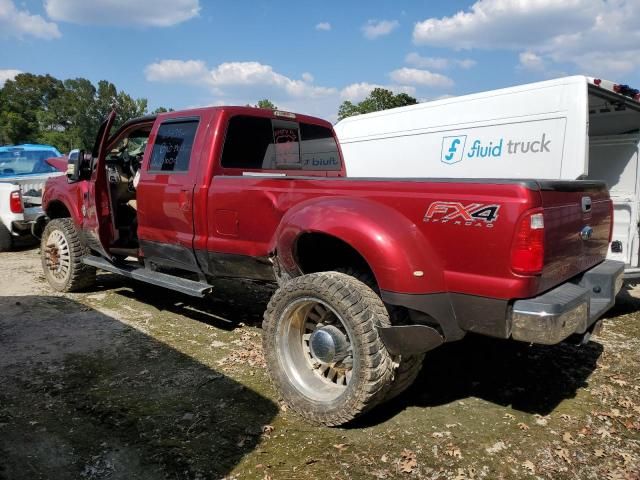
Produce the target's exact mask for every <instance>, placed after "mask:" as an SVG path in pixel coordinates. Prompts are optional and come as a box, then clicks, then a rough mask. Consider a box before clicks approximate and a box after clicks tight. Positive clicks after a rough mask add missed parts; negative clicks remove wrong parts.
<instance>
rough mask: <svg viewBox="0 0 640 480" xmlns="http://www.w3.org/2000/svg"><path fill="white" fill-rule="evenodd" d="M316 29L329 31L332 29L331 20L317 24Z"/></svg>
mask: <svg viewBox="0 0 640 480" xmlns="http://www.w3.org/2000/svg"><path fill="white" fill-rule="evenodd" d="M316 30H318V31H321V32H328V31H329V30H331V24H330V23H329V22H320V23H318V24H317V25H316Z"/></svg>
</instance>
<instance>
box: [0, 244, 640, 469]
mask: <svg viewBox="0 0 640 480" xmlns="http://www.w3.org/2000/svg"><path fill="white" fill-rule="evenodd" d="M269 293H270V292H269V290H268V289H265V288H264V287H261V286H259V285H254V284H243V285H230V284H227V285H225V284H221V285H218V286H216V296H215V299H214V300H209V301H206V302H205V301H194V300H193V299H191V298H190V297H186V296H182V295H179V294H176V293H172V292H168V291H166V290H162V289H159V288H153V287H149V286H145V285H142V284H138V283H135V282H129V281H125V280H123V279H121V278H118V277H116V276H113V275H109V274H103V275H100V276H99V280H98V284H97V286H96V287H95V288H94V289H92V290H91V291H89V292H86V293H80V294H67V295H61V294H56V293H54V292H52V291H51V290H50V289H49V288H48V286H47V284H46V283H45V282H44V278H43V276H42V273H41V268H40V261H39V257H38V252H37V250H35V249H31V250H30V249H25V250H22V251H18V252H12V253H2V254H0V479H7V480H9V479H11V480H14V479H78V478H79V479H162V478H167V479H209V478H211V479H219V478H228V479H232V478H233V479H235V478H238V479H245V478H248V479H252V478H256V479H297V478H305V479H315V478H318V479H327V478H329V479H331V478H340V479H347V478H354V479H360V478H425V479H456V480H465V479H482V478H486V479H501V478H505V479H506V478H518V479H520V478H525V479H526V478H542V479H564V478H567V479H607V480H623V479H626V480H637V479H640V312H639V311H638V310H639V309H640V288H637V289H636V288H633V286H628V287H627V288H626V289H625V290H624V291H623V292H621V294H620V296H619V301H618V305H617V306H616V307H615V310H614V311H612V312H611V313H610V314H609V315H608V318H607V320H606V322H605V329H604V332H603V333H602V334H601V335H600V336H598V337H597V338H595V339H594V340H593V341H592V342H591V343H589V344H588V345H586V346H583V347H574V346H569V345H558V346H554V347H529V346H527V345H521V344H515V343H507V342H501V341H496V340H491V339H485V338H474V337H468V338H467V339H465V340H463V341H461V342H458V343H455V344H449V345H446V346H444V347H442V348H440V349H437V350H436V351H434V352H432V353H430V354H429V355H428V357H427V359H426V362H425V367H424V368H423V371H422V373H421V374H420V377H419V378H418V380H417V382H416V384H415V385H414V386H413V387H412V388H411V389H410V390H409V391H408V392H407V393H406V394H405V395H403V396H402V397H400V398H399V399H397V400H396V401H394V402H392V403H390V404H387V405H384V406H382V407H381V408H378V409H377V410H376V411H374V412H373V413H372V414H370V415H369V416H367V417H366V418H364V419H363V420H362V421H361V422H359V423H358V424H357V425H353V426H351V427H349V428H346V429H329V428H320V427H314V426H310V425H308V424H306V423H305V422H303V421H301V420H300V419H299V418H298V417H296V416H295V415H294V414H292V413H291V412H287V411H286V410H285V409H284V408H283V407H282V406H281V404H280V403H279V401H278V396H277V393H276V392H275V390H274V389H273V387H272V386H271V385H270V384H269V381H268V377H267V372H266V369H265V365H264V360H263V357H262V351H261V347H260V329H259V324H260V321H261V316H262V312H263V310H264V306H265V302H266V300H267V298H268V296H269Z"/></svg>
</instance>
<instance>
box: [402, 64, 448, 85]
mask: <svg viewBox="0 0 640 480" xmlns="http://www.w3.org/2000/svg"><path fill="white" fill-rule="evenodd" d="M389 76H390V77H391V80H393V81H394V82H397V83H399V84H402V85H423V86H428V87H438V88H446V87H451V86H453V80H451V79H450V78H449V77H447V76H446V75H442V74H440V73H433V72H430V71H429V70H419V69H417V68H407V67H404V68H399V69H397V70H394V71H393V72H391V73H390V74H389Z"/></svg>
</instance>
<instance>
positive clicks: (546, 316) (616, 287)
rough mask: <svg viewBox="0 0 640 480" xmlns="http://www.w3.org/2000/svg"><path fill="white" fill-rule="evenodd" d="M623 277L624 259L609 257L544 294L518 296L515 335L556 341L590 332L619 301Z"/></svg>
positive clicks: (513, 324)
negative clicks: (529, 296)
mask: <svg viewBox="0 0 640 480" xmlns="http://www.w3.org/2000/svg"><path fill="white" fill-rule="evenodd" d="M623 277H624V263H622V262H616V261H613V260H606V261H605V262H603V263H601V264H600V265H597V266H596V267H594V268H592V269H591V270H587V271H586V272H585V273H583V274H582V275H580V276H579V277H577V278H575V279H573V280H572V281H571V282H568V283H564V284H562V285H560V286H558V287H556V288H554V289H553V290H550V291H548V292H547V293H545V294H543V295H540V296H538V297H534V298H528V299H526V300H517V301H516V302H514V304H513V310H512V312H511V336H512V338H513V339H515V340H520V341H523V342H530V343H540V344H545V345H552V344H555V343H559V342H561V341H562V340H564V339H565V338H567V337H568V336H570V335H573V334H583V333H585V332H587V330H589V329H590V328H591V326H592V325H593V324H594V323H595V322H596V320H598V318H600V317H601V316H602V315H603V314H604V313H605V312H606V311H607V310H609V309H610V308H611V307H612V306H613V304H614V303H615V298H616V295H617V293H618V292H619V291H620V288H621V287H622V282H623Z"/></svg>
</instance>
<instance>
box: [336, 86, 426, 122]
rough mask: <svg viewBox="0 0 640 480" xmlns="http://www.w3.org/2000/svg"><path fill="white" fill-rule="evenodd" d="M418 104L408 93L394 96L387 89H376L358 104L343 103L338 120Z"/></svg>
mask: <svg viewBox="0 0 640 480" xmlns="http://www.w3.org/2000/svg"><path fill="white" fill-rule="evenodd" d="M416 103H418V101H417V100H416V99H415V98H413V97H412V96H410V95H407V94H406V93H398V94H394V93H393V92H392V91H391V90H387V89H386V88H374V89H373V90H372V91H371V93H370V94H369V96H368V97H367V98H365V99H364V100H363V101H361V102H359V103H357V104H354V103H352V102H350V101H348V100H346V101H344V102H342V104H341V105H340V108H339V109H338V120H342V119H343V118H347V117H352V116H354V115H360V114H363V113H371V112H378V111H380V110H388V109H390V108H397V107H404V106H406V105H415V104H416Z"/></svg>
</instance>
